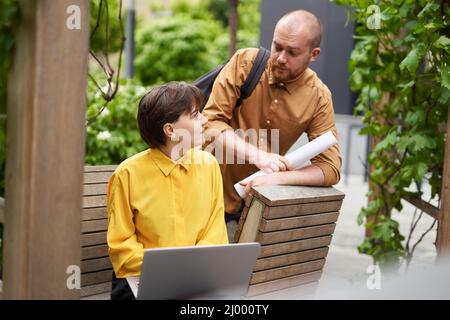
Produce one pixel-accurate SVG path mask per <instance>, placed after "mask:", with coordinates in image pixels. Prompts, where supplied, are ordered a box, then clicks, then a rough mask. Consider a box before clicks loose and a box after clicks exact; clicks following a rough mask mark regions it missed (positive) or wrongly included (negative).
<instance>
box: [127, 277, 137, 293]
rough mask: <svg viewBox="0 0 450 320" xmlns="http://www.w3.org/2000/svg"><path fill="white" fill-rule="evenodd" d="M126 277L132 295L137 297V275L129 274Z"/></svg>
mask: <svg viewBox="0 0 450 320" xmlns="http://www.w3.org/2000/svg"><path fill="white" fill-rule="evenodd" d="M126 279H127V281H128V285H129V286H130V288H131V291H133V294H134V297H135V298H137V294H138V287H139V276H131V277H127V278H126Z"/></svg>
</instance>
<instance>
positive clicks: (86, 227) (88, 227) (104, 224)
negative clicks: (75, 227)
mask: <svg viewBox="0 0 450 320" xmlns="http://www.w3.org/2000/svg"><path fill="white" fill-rule="evenodd" d="M107 229H108V219H99V220H89V221H81V232H82V233H87V232H96V231H106V230H107Z"/></svg>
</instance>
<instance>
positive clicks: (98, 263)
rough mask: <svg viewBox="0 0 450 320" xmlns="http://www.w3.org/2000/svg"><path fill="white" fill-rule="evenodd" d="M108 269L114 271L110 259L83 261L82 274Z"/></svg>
mask: <svg viewBox="0 0 450 320" xmlns="http://www.w3.org/2000/svg"><path fill="white" fill-rule="evenodd" d="M106 269H108V270H112V264H111V260H110V259H109V257H103V258H98V259H89V260H83V261H81V273H87V272H93V271H100V270H106Z"/></svg>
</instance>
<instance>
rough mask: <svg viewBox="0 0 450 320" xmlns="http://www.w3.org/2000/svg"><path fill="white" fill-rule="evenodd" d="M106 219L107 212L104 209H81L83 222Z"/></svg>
mask: <svg viewBox="0 0 450 320" xmlns="http://www.w3.org/2000/svg"><path fill="white" fill-rule="evenodd" d="M103 218H104V219H106V218H108V212H107V210H106V207H97V208H86V209H83V216H82V220H83V221H88V220H96V219H103Z"/></svg>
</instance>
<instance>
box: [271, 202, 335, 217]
mask: <svg viewBox="0 0 450 320" xmlns="http://www.w3.org/2000/svg"><path fill="white" fill-rule="evenodd" d="M341 205H342V200H338V201H324V202H318V203H304V204H296V205H288V206H277V207H268V208H269V210H267V211H266V212H264V214H263V216H264V218H266V219H276V218H287V217H293V216H301V215H308V214H315V213H325V212H335V211H339V210H340V209H341Z"/></svg>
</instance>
